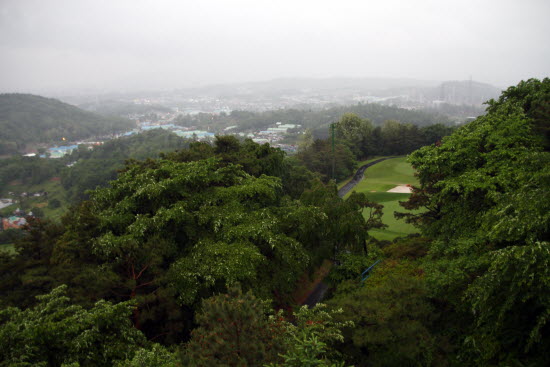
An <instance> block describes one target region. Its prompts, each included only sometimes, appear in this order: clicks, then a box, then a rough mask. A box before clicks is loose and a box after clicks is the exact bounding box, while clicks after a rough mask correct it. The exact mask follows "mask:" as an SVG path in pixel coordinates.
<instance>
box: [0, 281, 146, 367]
mask: <svg viewBox="0 0 550 367" xmlns="http://www.w3.org/2000/svg"><path fill="white" fill-rule="evenodd" d="M65 288H66V287H58V288H56V289H54V290H53V291H52V292H51V293H50V294H47V295H44V296H38V297H37V298H38V304H37V305H36V306H35V307H32V308H28V309H26V310H20V309H19V308H15V307H8V308H6V309H4V310H1V311H0V340H2V348H0V360H1V361H2V362H0V365H2V366H21V367H22V366H62V365H66V366H67V365H71V364H72V365H78V366H112V365H113V364H114V362H115V361H117V360H122V359H124V358H127V357H129V356H131V355H133V354H134V353H135V352H136V351H137V350H138V349H139V348H140V347H141V346H145V345H146V340H145V338H144V336H143V334H141V333H140V332H139V331H138V330H136V329H134V328H133V327H132V325H131V323H130V321H129V318H128V316H129V315H130V314H131V312H132V308H133V307H134V306H133V304H132V303H130V302H126V303H119V304H116V305H113V304H111V303H109V302H105V301H99V302H97V303H96V304H95V305H94V307H93V308H91V309H89V310H87V309H84V308H82V307H80V306H76V305H72V304H71V303H70V302H69V298H68V297H66V296H65Z"/></svg>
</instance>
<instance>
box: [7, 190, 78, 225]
mask: <svg viewBox="0 0 550 367" xmlns="http://www.w3.org/2000/svg"><path fill="white" fill-rule="evenodd" d="M8 191H13V192H15V193H21V192H38V191H47V192H48V198H45V197H43V196H41V197H31V198H26V199H24V200H25V201H24V205H23V206H21V204H19V203H17V204H13V205H10V206H8V207H6V208H4V209H2V210H0V216H10V215H12V213H13V211H14V210H15V209H17V208H18V207H22V208H24V209H29V208H32V207H35V206H38V207H41V208H42V210H43V211H44V217H45V218H48V219H50V220H54V221H58V220H59V219H60V218H61V216H62V215H63V213H65V211H66V210H67V207H68V206H69V202H68V200H67V197H66V191H65V190H64V189H63V187H62V186H61V182H59V181H51V180H48V181H46V182H43V183H41V184H38V185H17V184H15V185H12V184H8V185H6V187H4V190H2V195H3V196H2V197H9V196H8V195H6V194H7V192H8ZM52 199H57V200H59V201H60V203H61V207H59V208H55V209H52V208H50V207H49V206H48V200H52Z"/></svg>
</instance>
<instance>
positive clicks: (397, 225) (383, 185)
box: [348, 157, 418, 241]
mask: <svg viewBox="0 0 550 367" xmlns="http://www.w3.org/2000/svg"><path fill="white" fill-rule="evenodd" d="M406 160H407V158H406V157H398V158H391V159H387V160H385V161H382V162H380V163H377V164H375V165H374V166H371V167H369V168H367V170H366V171H365V175H364V177H363V180H361V182H359V183H358V184H357V186H355V187H354V188H353V189H352V191H356V192H364V193H365V194H366V195H367V197H368V199H369V200H371V201H375V202H377V203H379V204H382V205H384V209H383V211H384V215H383V217H382V221H383V222H384V224H386V225H387V226H388V227H386V228H384V229H371V230H370V231H369V234H371V235H372V236H373V237H374V238H376V239H378V240H389V241H391V240H393V239H395V238H396V237H401V236H406V235H408V234H411V233H417V232H418V230H417V229H416V228H415V227H414V226H412V225H411V224H407V223H405V221H404V220H402V219H399V220H398V219H396V218H395V217H394V215H393V214H394V212H396V211H399V212H404V211H405V209H404V208H403V207H401V206H400V205H399V202H400V201H405V200H407V199H408V198H409V196H410V194H407V193H393V192H387V191H388V190H390V189H393V188H394V187H396V186H400V185H417V184H418V180H417V179H416V177H415V176H414V170H413V169H412V167H411V165H410V164H409V163H407V161H406ZM348 195H349V194H348Z"/></svg>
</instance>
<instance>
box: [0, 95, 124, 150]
mask: <svg viewBox="0 0 550 367" xmlns="http://www.w3.org/2000/svg"><path fill="white" fill-rule="evenodd" d="M133 126H134V123H133V122H132V121H130V120H127V119H121V118H108V117H103V116H100V115H97V114H95V113H91V112H87V111H83V110H81V109H80V108H77V107H75V106H71V105H69V104H66V103H63V102H61V101H58V100H56V99H51V98H44V97H40V96H36V95H31V94H0V154H6V153H15V152H17V151H21V150H23V149H25V147H26V146H28V145H29V144H33V143H56V144H59V145H62V144H64V141H74V140H77V139H83V138H89V137H92V136H96V135H104V134H111V133H113V132H118V131H124V130H127V129H129V128H131V127H133ZM63 138H65V139H66V140H63Z"/></svg>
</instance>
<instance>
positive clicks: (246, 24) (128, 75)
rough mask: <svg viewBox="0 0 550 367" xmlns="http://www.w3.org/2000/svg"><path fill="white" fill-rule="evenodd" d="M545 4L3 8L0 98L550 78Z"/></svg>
mask: <svg viewBox="0 0 550 367" xmlns="http://www.w3.org/2000/svg"><path fill="white" fill-rule="evenodd" d="M549 16H550V1H548V0H540V1H539V0H516V1H506V0H495V1H488V0H474V1H471V0H460V1H443V0H434V1H419V0H414V1H413V0H404V1H391V0H390V1H389V0H378V1H374V0H359V1H351V0H330V1H323V0H311V1H310V0H274V1H264V0H251V1H248V0H193V1H187V0H179V1H163V0H152V1H139V0H107V1H102V0H91V1H88V0H65V1H58V0H34V1H31V0H0V91H2V92H9V91H30V92H38V91H47V90H63V89H73V88H74V89H78V88H86V89H91V90H130V89H132V88H139V89H165V88H178V87H188V86H196V85H205V84H212V83H227V82H239V81H257V80H268V79H273V78H281V77H339V76H344V77H392V78H415V79H428V80H464V79H468V78H469V77H470V75H471V76H472V77H473V79H474V80H479V81H485V82H489V83H493V84H497V85H499V86H506V85H510V84H515V83H517V82H518V81H519V80H521V79H525V78H529V77H537V78H542V77H545V76H550V75H549V74H550V21H548V19H549Z"/></svg>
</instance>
